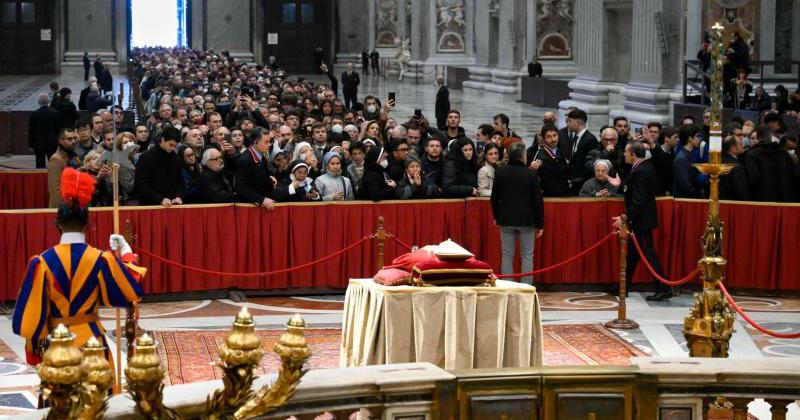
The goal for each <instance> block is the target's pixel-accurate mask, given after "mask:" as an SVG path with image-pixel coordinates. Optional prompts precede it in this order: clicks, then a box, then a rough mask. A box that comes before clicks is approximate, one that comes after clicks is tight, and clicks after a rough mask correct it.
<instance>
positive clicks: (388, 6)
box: [375, 0, 397, 47]
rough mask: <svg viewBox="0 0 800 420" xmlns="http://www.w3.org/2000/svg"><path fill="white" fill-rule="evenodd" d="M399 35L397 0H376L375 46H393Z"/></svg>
mask: <svg viewBox="0 0 800 420" xmlns="http://www.w3.org/2000/svg"><path fill="white" fill-rule="evenodd" d="M396 37H397V0H376V7H375V46H376V47H393V46H394V39H395V38H396Z"/></svg>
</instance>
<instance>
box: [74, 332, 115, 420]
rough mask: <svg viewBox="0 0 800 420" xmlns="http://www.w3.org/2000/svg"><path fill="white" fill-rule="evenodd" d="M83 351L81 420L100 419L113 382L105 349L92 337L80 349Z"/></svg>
mask: <svg viewBox="0 0 800 420" xmlns="http://www.w3.org/2000/svg"><path fill="white" fill-rule="evenodd" d="M81 350H82V351H83V364H82V367H83V375H84V376H83V388H82V390H81V394H82V396H83V412H81V416H80V418H81V419H82V420H90V419H100V418H103V415H104V413H105V411H106V397H107V396H108V390H109V388H111V384H112V382H114V374H113V372H112V371H111V365H110V364H109V363H108V359H106V355H105V347H103V345H102V344H101V343H100V341H99V340H98V339H97V338H95V337H92V338H90V339H89V341H87V342H86V344H84V345H83V348H82V349H81Z"/></svg>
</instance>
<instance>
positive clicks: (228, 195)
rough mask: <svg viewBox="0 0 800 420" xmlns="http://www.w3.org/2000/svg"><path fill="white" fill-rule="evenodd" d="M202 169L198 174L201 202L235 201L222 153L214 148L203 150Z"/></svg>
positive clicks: (235, 197) (235, 196)
mask: <svg viewBox="0 0 800 420" xmlns="http://www.w3.org/2000/svg"><path fill="white" fill-rule="evenodd" d="M202 164H203V168H204V171H203V172H202V174H200V180H199V181H198V182H199V186H200V200H201V201H202V202H203V203H235V202H236V201H237V199H238V196H237V195H236V192H234V191H233V184H232V183H231V181H230V180H229V179H228V177H227V176H226V173H225V171H223V168H225V163H224V161H223V159H222V153H220V151H219V150H217V149H215V148H213V147H212V148H209V149H206V151H205V152H203V159H202Z"/></svg>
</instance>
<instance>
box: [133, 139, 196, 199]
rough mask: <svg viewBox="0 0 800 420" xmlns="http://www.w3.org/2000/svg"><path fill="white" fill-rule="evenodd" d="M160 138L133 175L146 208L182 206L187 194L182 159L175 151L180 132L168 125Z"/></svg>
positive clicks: (140, 160) (143, 156)
mask: <svg viewBox="0 0 800 420" xmlns="http://www.w3.org/2000/svg"><path fill="white" fill-rule="evenodd" d="M165 126H166V124H165ZM160 136H161V137H160V141H159V142H158V144H157V145H156V146H155V147H152V148H150V149H148V150H147V151H145V152H144V153H142V154H141V155H139V160H137V161H136V171H135V172H134V174H135V175H134V179H133V183H134V188H135V189H136V191H137V192H138V194H139V200H140V202H141V204H143V205H158V204H160V205H162V206H164V207H171V206H173V205H181V204H183V196H184V195H185V193H186V192H185V191H184V188H183V178H182V176H181V165H182V164H181V161H182V160H183V159H182V158H180V157H178V154H177V153H176V152H175V149H176V148H177V147H178V142H179V141H180V139H181V132H180V131H178V129H177V128H175V127H173V126H171V125H169V126H166V128H163V129H162V130H161V134H160Z"/></svg>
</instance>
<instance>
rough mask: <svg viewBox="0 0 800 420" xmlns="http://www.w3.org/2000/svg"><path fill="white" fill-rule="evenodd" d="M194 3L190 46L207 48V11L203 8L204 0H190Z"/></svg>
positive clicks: (201, 48) (199, 48) (200, 48)
mask: <svg viewBox="0 0 800 420" xmlns="http://www.w3.org/2000/svg"><path fill="white" fill-rule="evenodd" d="M189 1H190V2H191V4H192V8H191V10H192V19H191V25H192V31H191V32H192V37H191V39H189V40H188V41H189V46H190V47H191V48H194V49H198V50H205V49H206V42H205V31H206V16H207V15H206V13H205V9H204V8H203V3H204V1H203V0H189Z"/></svg>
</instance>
